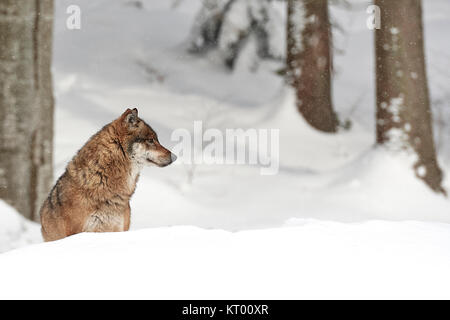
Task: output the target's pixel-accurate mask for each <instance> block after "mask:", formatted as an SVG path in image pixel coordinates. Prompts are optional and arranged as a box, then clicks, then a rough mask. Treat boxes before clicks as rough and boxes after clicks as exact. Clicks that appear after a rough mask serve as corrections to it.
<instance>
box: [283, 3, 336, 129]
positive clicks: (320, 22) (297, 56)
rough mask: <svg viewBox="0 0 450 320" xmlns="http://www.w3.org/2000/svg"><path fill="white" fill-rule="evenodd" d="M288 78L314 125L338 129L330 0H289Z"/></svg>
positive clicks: (308, 118)
mask: <svg viewBox="0 0 450 320" xmlns="http://www.w3.org/2000/svg"><path fill="white" fill-rule="evenodd" d="M287 20H288V21H287V77H288V81H289V83H290V84H291V85H292V86H293V87H294V88H295V90H296V94H297V108H298V110H299V111H300V113H301V114H302V115H303V117H304V118H305V120H306V121H307V122H308V123H309V124H310V125H311V126H313V127H314V128H316V129H318V130H320V131H325V132H335V131H336V130H337V125H338V121H337V117H336V114H335V112H334V110H333V104H332V94H331V89H332V88H331V65H332V60H331V54H332V49H331V27H330V22H329V18H328V1H327V0H289V1H288V19H287Z"/></svg>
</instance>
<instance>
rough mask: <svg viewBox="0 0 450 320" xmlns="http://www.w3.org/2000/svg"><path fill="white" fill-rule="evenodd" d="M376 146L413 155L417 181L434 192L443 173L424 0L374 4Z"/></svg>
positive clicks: (388, 0)
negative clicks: (436, 135) (426, 46)
mask: <svg viewBox="0 0 450 320" xmlns="http://www.w3.org/2000/svg"><path fill="white" fill-rule="evenodd" d="M375 4H376V5H378V6H379V7H380V8H381V29H379V30H377V31H376V33H375V45H376V82H377V143H378V144H381V145H384V146H386V147H387V148H388V149H389V150H392V151H399V150H400V151H406V152H409V153H413V154H414V158H415V160H414V161H415V163H414V171H415V173H416V175H417V176H418V177H419V178H420V179H422V180H423V181H425V183H426V184H427V185H428V186H429V187H430V188H431V189H433V190H434V191H436V192H443V193H445V191H444V189H443V188H442V185H441V182H442V172H441V169H440V168H439V165H438V162H437V159H436V150H435V145H434V139H433V129H432V122H431V121H432V120H431V119H432V115H431V109H430V99H429V92H428V83H427V74H426V68H425V54H424V39H423V25H422V4H421V1H420V0H396V1H392V0H376V1H375Z"/></svg>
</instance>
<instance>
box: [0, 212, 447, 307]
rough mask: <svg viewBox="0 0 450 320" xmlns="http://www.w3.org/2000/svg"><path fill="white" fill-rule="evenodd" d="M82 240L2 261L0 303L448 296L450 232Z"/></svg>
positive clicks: (190, 234) (314, 231)
mask: <svg viewBox="0 0 450 320" xmlns="http://www.w3.org/2000/svg"><path fill="white" fill-rule="evenodd" d="M291 224H292V225H295V224H297V225H299V226H290V227H284V228H276V229H266V230H253V231H241V232H238V233H230V232H226V231H217V230H215V231H208V230H203V229H199V228H195V227H172V228H155V229H146V230H138V231H133V232H128V233H116V234H102V235H101V236H99V235H96V234H81V235H76V236H73V237H70V238H67V239H66V240H64V241H58V242H54V243H46V244H40V245H33V246H28V247H26V248H24V249H21V250H16V251H11V252H8V253H5V254H2V255H0V270H1V272H0V283H1V287H0V299H1V298H27V299H34V298H44V299H97V298H100V299H105V298H108V299H300V298H308V299H312V298H317V299H319V298H321V299H331V298H333V299H334V298H336V299H338V298H341V299H351V298H357V299H361V298H374V299H377V298H384V299H388V298H389V299H394V298H410V299H420V298H426V299H442V298H447V299H448V298H449V297H450V289H449V288H450V275H449V274H448V270H449V269H450V255H449V253H448V252H449V250H450V226H449V225H448V224H439V223H419V222H382V221H372V222H365V223H351V224H349V223H337V222H329V221H328V222H324V221H317V220H303V219H301V220H296V221H292V222H291Z"/></svg>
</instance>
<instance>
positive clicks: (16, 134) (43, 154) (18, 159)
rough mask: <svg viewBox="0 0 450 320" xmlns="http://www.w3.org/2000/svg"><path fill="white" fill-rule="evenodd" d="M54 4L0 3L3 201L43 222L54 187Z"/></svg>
mask: <svg viewBox="0 0 450 320" xmlns="http://www.w3.org/2000/svg"><path fill="white" fill-rule="evenodd" d="M52 28H53V1H52V0H33V1H31V0H3V1H1V2H0V198H2V199H4V200H5V201H6V202H7V203H9V204H11V205H12V206H14V207H15V208H16V209H17V210H18V211H19V212H20V213H21V214H23V215H24V216H25V217H27V218H29V219H33V220H38V218H39V217H38V212H39V208H40V206H41V204H42V202H43V200H44V199H45V197H46V195H47V193H48V190H49V188H50V185H51V183H52V146H53V95H52V77H51V72H50V64H51V51H52Z"/></svg>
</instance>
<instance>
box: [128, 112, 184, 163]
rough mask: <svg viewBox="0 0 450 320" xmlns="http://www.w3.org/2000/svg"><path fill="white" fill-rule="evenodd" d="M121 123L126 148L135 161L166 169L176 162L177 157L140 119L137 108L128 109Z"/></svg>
mask: <svg viewBox="0 0 450 320" xmlns="http://www.w3.org/2000/svg"><path fill="white" fill-rule="evenodd" d="M119 121H120V124H121V126H122V128H123V129H124V132H125V139H124V140H125V141H124V142H125V143H124V147H126V152H127V153H128V154H129V155H130V157H131V159H132V160H133V161H136V162H137V163H139V164H144V165H148V166H152V165H157V166H159V167H165V166H168V165H169V164H171V163H172V162H174V161H175V160H176V156H175V155H174V154H173V153H171V152H170V151H169V150H167V149H166V148H164V147H163V146H162V145H161V144H160V143H159V141H158V136H157V134H156V132H155V131H153V129H152V128H151V127H150V126H149V125H148V124H147V123H145V121H144V120H142V119H140V118H139V117H138V110H137V109H136V108H134V109H133V110H131V109H127V110H126V111H125V112H124V113H123V114H122V116H121V117H120V118H119Z"/></svg>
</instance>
